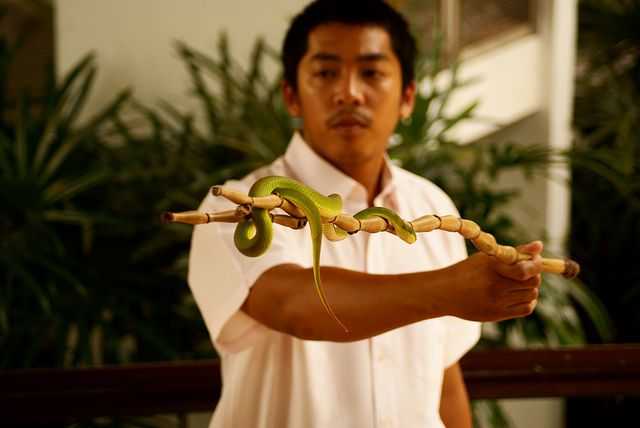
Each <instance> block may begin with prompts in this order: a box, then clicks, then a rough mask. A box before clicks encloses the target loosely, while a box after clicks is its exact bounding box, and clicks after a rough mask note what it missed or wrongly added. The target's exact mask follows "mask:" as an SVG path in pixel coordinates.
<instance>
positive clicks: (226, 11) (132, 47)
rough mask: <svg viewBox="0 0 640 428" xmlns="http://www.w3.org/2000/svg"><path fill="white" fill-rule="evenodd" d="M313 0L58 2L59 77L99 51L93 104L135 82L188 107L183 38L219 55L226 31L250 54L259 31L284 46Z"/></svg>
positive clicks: (236, 48) (146, 96) (138, 88)
mask: <svg viewBox="0 0 640 428" xmlns="http://www.w3.org/2000/svg"><path fill="white" fill-rule="evenodd" d="M306 3H307V2H306V1H305V0H278V1H266V0H264V1H258V0H233V1H225V0H180V1H177V0H108V1H105V0H57V1H56V22H55V26H56V28H55V31H56V37H55V40H56V66H57V70H58V73H59V75H62V74H63V73H65V72H66V71H67V70H69V69H70V68H71V67H72V66H73V64H75V63H76V62H77V61H78V60H79V59H80V58H81V57H82V56H83V55H84V54H86V53H88V52H89V51H95V52H96V53H97V59H98V78H97V80H96V85H95V90H94V93H93V97H92V99H91V103H90V106H89V107H90V108H89V111H91V110H92V108H91V107H92V106H100V105H104V103H105V102H107V101H108V100H109V99H111V97H112V96H113V95H114V94H115V93H116V92H117V91H119V90H120V89H122V88H125V87H131V88H134V89H135V96H136V97H137V98H138V99H140V100H141V101H143V102H144V103H146V104H151V103H154V102H156V101H157V100H159V99H164V100H168V101H170V102H172V103H174V104H177V105H180V106H182V105H185V104H186V99H187V90H188V88H189V84H188V82H189V81H188V77H187V74H186V73H185V71H184V70H183V66H182V64H181V62H180V61H179V59H178V58H177V54H176V53H175V51H174V48H173V42H174V41H175V40H182V41H184V42H186V43H187V44H189V45H190V46H192V47H194V48H196V49H199V50H202V51H204V52H208V53H212V54H213V53H214V48H215V44H216V41H217V37H218V34H219V32H220V31H222V30H226V31H227V32H228V34H229V39H230V44H231V48H232V53H233V54H234V55H236V56H237V57H238V58H240V59H243V58H247V57H248V55H249V53H250V51H251V47H252V46H253V43H254V41H255V39H256V37H257V36H258V35H262V36H264V37H265V39H266V40H267V42H268V43H269V44H270V45H272V46H274V47H275V48H277V49H278V50H279V47H280V43H281V41H282V38H283V36H284V31H285V29H286V25H287V23H288V20H289V19H290V17H291V16H292V15H293V14H294V13H295V12H297V11H298V10H299V9H300V8H301V7H302V6H303V5H304V4H306Z"/></svg>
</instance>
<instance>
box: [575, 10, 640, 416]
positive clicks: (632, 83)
mask: <svg viewBox="0 0 640 428" xmlns="http://www.w3.org/2000/svg"><path fill="white" fill-rule="evenodd" d="M578 7H579V9H578V11H579V15H578V67H577V73H576V90H575V98H574V118H573V125H574V129H575V141H574V148H573V150H571V152H570V153H568V157H569V160H570V161H571V174H572V183H571V185H572V193H571V196H572V198H571V199H572V200H571V213H572V214H571V224H572V231H571V236H570V249H571V253H572V254H573V255H574V256H575V257H576V258H577V259H578V260H579V261H580V262H581V263H582V265H583V269H582V274H581V276H582V278H583V279H584V281H585V283H586V284H587V285H588V287H589V288H590V289H591V290H593V292H594V293H595V294H596V295H597V296H598V297H599V298H600V299H601V300H602V302H603V303H604V304H605V305H606V307H607V308H608V309H609V311H610V313H611V316H612V319H613V323H614V335H613V337H612V340H614V341H615V342H618V343H624V342H637V341H638V339H640V333H639V332H640V315H639V314H638V310H637V308H638V305H639V304H640V267H639V265H638V263H637V260H636V254H635V252H636V248H637V242H636V240H637V238H638V237H639V236H640V150H639V148H640V131H638V126H637V124H638V123H639V122H640V102H639V100H640V49H638V46H639V43H640V30H639V28H638V25H637V23H638V21H639V20H640V4H638V2H637V1H636V2H634V1H624V0H581V1H580V2H579V3H578ZM587 326H588V324H587ZM590 330H592V329H590ZM590 330H588V339H589V341H591V342H600V338H599V337H598V336H597V335H596V334H594V332H593V331H590ZM638 402H639V401H638V399H637V398H635V397H615V398H613V397H612V398H603V399H582V400H577V399H575V400H569V402H568V410H567V421H568V423H569V426H583V425H600V424H608V425H613V426H616V425H623V424H625V423H626V421H627V420H629V418H631V417H634V415H635V413H636V409H637V406H638Z"/></svg>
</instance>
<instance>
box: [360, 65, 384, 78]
mask: <svg viewBox="0 0 640 428" xmlns="http://www.w3.org/2000/svg"><path fill="white" fill-rule="evenodd" d="M362 76H364V77H366V78H369V79H376V78H379V77H382V76H383V73H382V72H381V71H380V70H377V69H375V68H365V69H364V70H362Z"/></svg>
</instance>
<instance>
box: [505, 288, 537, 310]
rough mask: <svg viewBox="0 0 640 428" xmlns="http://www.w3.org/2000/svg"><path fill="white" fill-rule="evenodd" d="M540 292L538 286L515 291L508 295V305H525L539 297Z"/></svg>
mask: <svg viewBox="0 0 640 428" xmlns="http://www.w3.org/2000/svg"><path fill="white" fill-rule="evenodd" d="M538 294H539V291H538V288H530V289H528V290H518V291H513V292H511V293H509V295H508V299H509V300H508V301H509V304H508V305H507V307H510V306H517V305H523V304H526V303H530V302H533V301H534V300H537V299H538Z"/></svg>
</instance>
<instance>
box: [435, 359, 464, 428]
mask: <svg viewBox="0 0 640 428" xmlns="http://www.w3.org/2000/svg"><path fill="white" fill-rule="evenodd" d="M440 418H441V419H442V422H443V423H444V425H445V426H446V427H447V428H471V426H472V419H471V408H470V406H469V396H468V395H467V388H466V386H465V384H464V379H463V377H462V370H461V369H460V364H458V363H455V364H454V365H452V366H450V367H449V368H448V369H446V370H445V371H444V379H443V381H442V395H441V397H440Z"/></svg>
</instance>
